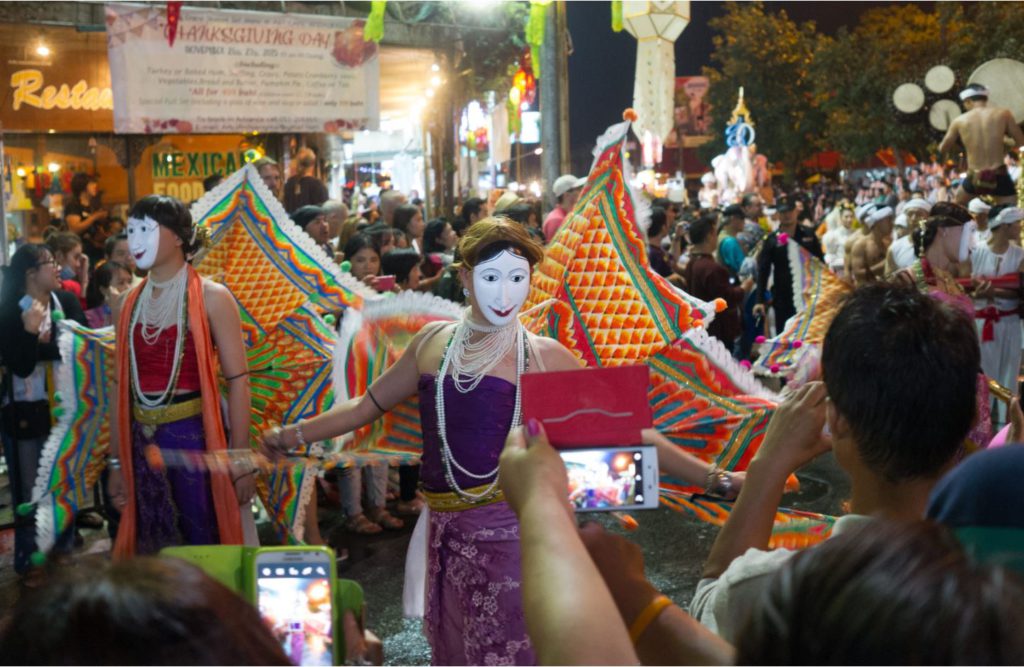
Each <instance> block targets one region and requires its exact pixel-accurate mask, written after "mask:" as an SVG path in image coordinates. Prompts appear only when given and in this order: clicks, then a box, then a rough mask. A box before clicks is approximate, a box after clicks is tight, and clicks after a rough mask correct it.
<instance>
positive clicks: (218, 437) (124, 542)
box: [114, 266, 243, 559]
mask: <svg viewBox="0 0 1024 667" xmlns="http://www.w3.org/2000/svg"><path fill="white" fill-rule="evenodd" d="M187 270H188V286H187V287H186V296H187V298H188V327H189V330H190V331H191V332H192V338H193V339H194V340H195V344H196V356H197V357H198V361H199V388H200V391H201V392H202V395H203V397H204V399H205V400H204V404H205V405H206V406H207V407H206V408H205V409H204V410H203V430H204V431H205V434H206V451H208V452H217V451H223V450H226V449H227V446H228V444H227V437H226V435H225V433H224V425H223V422H222V421H221V411H220V400H219V388H218V386H217V360H216V353H215V352H214V350H213V339H212V337H211V335H210V323H209V320H207V318H206V301H205V300H204V299H203V281H202V279H201V278H200V277H199V274H198V273H196V270H195V269H193V268H192V267H191V266H189V267H188V269H187ZM145 284H146V281H145V280H144V281H143V282H142V283H141V284H140V285H139V286H137V287H136V288H135V289H134V290H132V291H131V292H130V293H129V294H128V296H127V297H125V300H124V303H123V304H122V306H121V314H120V317H119V318H118V322H117V341H118V345H117V351H116V355H117V378H118V387H117V389H118V392H117V413H116V415H115V419H116V422H115V427H116V428H117V442H118V449H119V456H120V458H121V471H122V474H123V477H124V490H125V494H126V497H127V498H128V505H127V506H126V507H125V509H124V511H123V512H122V513H121V525H120V528H118V531H117V541H116V542H115V543H114V557H115V558H117V559H121V558H129V557H131V556H133V555H135V535H136V533H135V476H134V471H133V466H132V463H133V460H132V429H131V414H132V411H131V406H132V403H131V385H130V382H131V380H130V373H131V367H130V366H129V362H130V360H129V358H128V354H129V347H128V342H127V341H128V336H130V335H131V330H130V328H131V318H132V311H133V310H134V308H135V303H136V301H138V298H139V294H141V293H142V287H143V285H145ZM211 397H214V398H211ZM210 486H211V487H212V489H211V490H212V492H213V506H214V509H215V510H216V513H217V527H218V529H219V531H220V541H221V544H242V542H243V538H242V520H241V513H240V512H239V509H238V497H237V496H236V494H235V488H234V485H233V484H232V483H231V476H230V474H229V473H224V472H221V473H218V472H213V471H211V472H210Z"/></svg>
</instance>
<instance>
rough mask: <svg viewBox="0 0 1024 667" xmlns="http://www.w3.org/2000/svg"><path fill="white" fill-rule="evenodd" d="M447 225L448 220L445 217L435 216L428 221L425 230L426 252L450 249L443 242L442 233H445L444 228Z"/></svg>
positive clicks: (424, 247) (424, 244)
mask: <svg viewBox="0 0 1024 667" xmlns="http://www.w3.org/2000/svg"><path fill="white" fill-rule="evenodd" d="M447 226H448V221H447V220H445V219H444V218H435V219H433V220H431V221H430V222H428V223H427V229H426V231H424V232H423V252H424V253H426V254H429V253H432V252H448V249H447V248H445V247H444V244H443V243H441V235H442V234H444V228H445V227H447Z"/></svg>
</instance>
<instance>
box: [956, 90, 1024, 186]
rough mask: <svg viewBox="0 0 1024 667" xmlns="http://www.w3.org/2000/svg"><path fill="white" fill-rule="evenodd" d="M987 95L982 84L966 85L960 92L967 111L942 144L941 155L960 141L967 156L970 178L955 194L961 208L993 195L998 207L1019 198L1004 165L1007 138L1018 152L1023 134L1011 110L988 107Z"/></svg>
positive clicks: (968, 176) (965, 180)
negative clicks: (972, 199)
mask: <svg viewBox="0 0 1024 667" xmlns="http://www.w3.org/2000/svg"><path fill="white" fill-rule="evenodd" d="M988 95H989V91H988V89H987V88H985V86H982V85H981V84H977V83H972V84H970V85H969V86H967V88H965V89H964V90H963V92H961V93H960V100H961V101H963V103H964V106H965V107H967V111H965V112H964V113H962V114H961V115H959V116H957V117H956V119H955V120H954V121H953V122H952V123H950V125H949V130H948V131H947V132H946V136H945V137H944V138H943V139H942V143H941V144H939V151H940V152H941V153H950V152H952V151H953V150H954V149H955V148H956V140H957V139H958V138H959V139H960V141H961V142H962V143H963V145H964V150H965V151H966V153H967V177H966V178H965V179H964V180H963V182H962V183H961V184H960V187H959V188H958V189H957V191H956V203H958V204H960V205H964V204H966V203H967V202H968V201H969V200H970V199H971V198H972V197H978V196H981V195H991V196H992V197H993V198H994V199H995V202H996V203H997V204H1012V203H1014V202H1015V200H1016V197H1017V193H1016V191H1015V189H1014V185H1013V180H1012V179H1011V178H1010V174H1009V171H1008V169H1007V167H1006V164H1004V162H1003V158H1004V157H1005V155H1006V149H1007V146H1006V144H1005V142H1004V138H1005V137H1007V136H1009V137H1010V138H1011V139H1012V140H1013V146H1012V148H1013V149H1014V150H1016V149H1017V148H1019V147H1020V146H1021V144H1024V132H1022V131H1021V129H1020V127H1019V126H1018V125H1017V123H1016V122H1015V121H1014V119H1013V114H1012V113H1010V111H1009V110H1008V109H1003V108H1001V107H990V106H988Z"/></svg>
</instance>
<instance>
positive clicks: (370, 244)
mask: <svg viewBox="0 0 1024 667" xmlns="http://www.w3.org/2000/svg"><path fill="white" fill-rule="evenodd" d="M364 248H370V249H371V250H373V251H374V252H375V253H377V256H378V257H379V256H380V246H379V245H377V243H376V242H375V241H374V239H373V237H372V236H370V235H369V234H365V233H363V232H358V233H356V234H353V235H352V238H350V239H349V240H348V243H346V244H345V249H344V250H342V251H341V252H342V254H343V255H345V260H346V261H349V262H351V261H352V258H353V257H355V256H356V253H358V252H359V251H360V250H363V249H364Z"/></svg>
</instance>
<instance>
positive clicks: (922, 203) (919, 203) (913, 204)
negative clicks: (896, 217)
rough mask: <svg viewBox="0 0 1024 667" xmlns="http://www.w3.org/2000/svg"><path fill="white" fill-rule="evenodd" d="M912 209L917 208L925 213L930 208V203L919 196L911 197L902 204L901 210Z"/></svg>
mask: <svg viewBox="0 0 1024 667" xmlns="http://www.w3.org/2000/svg"><path fill="white" fill-rule="evenodd" d="M914 209H918V210H921V211H924V212H925V213H927V212H928V211H931V210H932V205H931V204H930V203H929V202H928V200H927V199H922V198H921V197H914V198H913V199H911V200H910V201H908V202H907V203H906V204H904V205H903V210H904V211H911V210H914Z"/></svg>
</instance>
